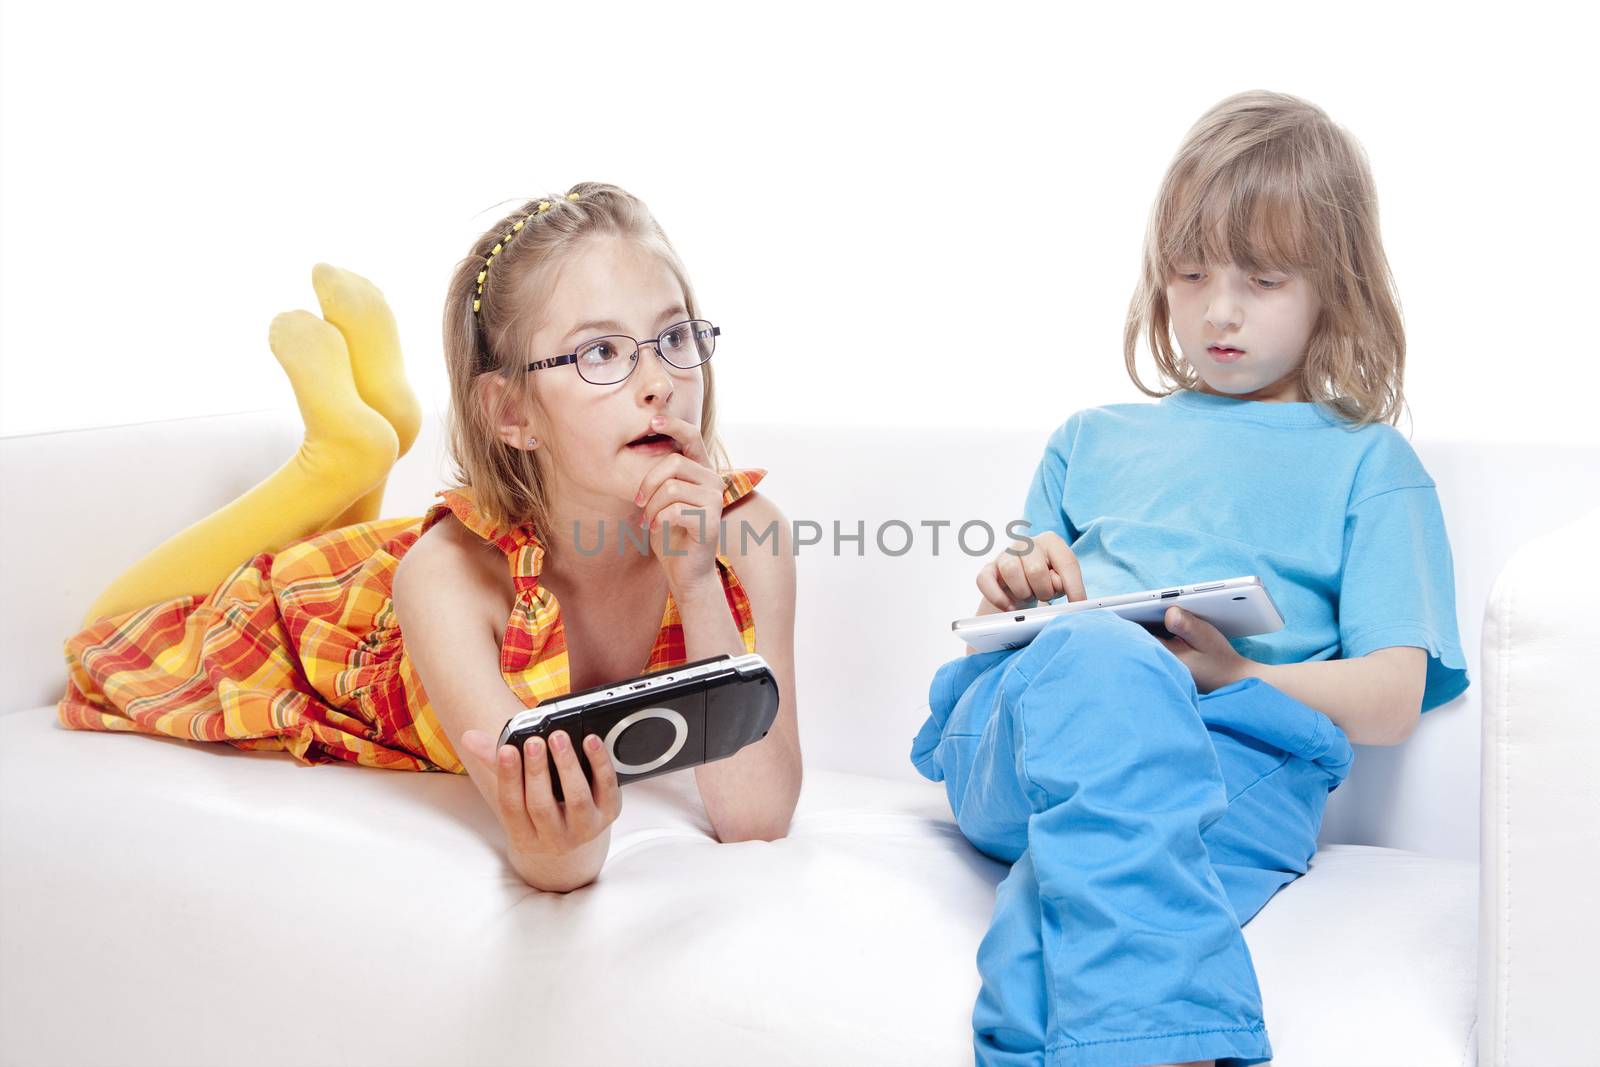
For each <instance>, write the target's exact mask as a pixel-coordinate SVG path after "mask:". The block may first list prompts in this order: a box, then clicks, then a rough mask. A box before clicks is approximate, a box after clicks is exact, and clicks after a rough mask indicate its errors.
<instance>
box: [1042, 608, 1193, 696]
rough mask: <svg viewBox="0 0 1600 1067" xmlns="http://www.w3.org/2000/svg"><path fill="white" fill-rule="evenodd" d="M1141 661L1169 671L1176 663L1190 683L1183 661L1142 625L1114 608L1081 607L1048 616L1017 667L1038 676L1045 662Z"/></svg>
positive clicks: (1053, 664) (1073, 666) (1072, 666)
mask: <svg viewBox="0 0 1600 1067" xmlns="http://www.w3.org/2000/svg"><path fill="white" fill-rule="evenodd" d="M1141 661H1143V662H1146V663H1148V664H1151V665H1155V664H1160V665H1161V667H1162V668H1163V669H1165V670H1167V671H1169V672H1170V671H1171V668H1172V667H1174V666H1176V667H1177V668H1178V669H1179V671H1180V672H1181V674H1182V677H1183V678H1184V679H1188V680H1189V681H1190V682H1191V684H1192V681H1193V680H1192V679H1190V678H1189V673H1188V668H1186V667H1184V666H1183V663H1182V661H1180V660H1179V659H1178V658H1177V657H1176V656H1174V655H1173V654H1172V653H1171V652H1168V651H1167V649H1166V648H1165V647H1163V646H1162V644H1161V642H1160V641H1157V640H1156V639H1155V638H1154V637H1153V636H1152V635H1151V634H1150V632H1149V631H1148V630H1146V629H1145V628H1144V627H1143V626H1140V625H1139V624H1138V623H1136V622H1131V621H1129V620H1128V619H1125V618H1123V617H1122V616H1121V615H1118V614H1117V613H1116V612H1114V611H1083V612H1076V613H1074V614H1071V615H1058V616H1057V617H1055V618H1054V619H1051V620H1050V621H1049V622H1048V623H1046V624H1045V627H1044V629H1042V630H1040V631H1039V633H1038V634H1037V635H1036V636H1035V637H1034V639H1033V641H1032V642H1030V643H1029V645H1028V647H1027V648H1026V649H1024V650H1023V652H1022V653H1021V654H1020V655H1019V657H1018V667H1019V669H1020V670H1022V671H1023V673H1025V674H1026V675H1028V676H1029V677H1037V676H1038V674H1039V673H1040V672H1041V671H1042V670H1043V669H1044V668H1045V667H1046V666H1049V667H1051V668H1055V669H1062V668H1067V669H1077V667H1078V665H1079V664H1081V663H1093V664H1096V665H1102V666H1104V665H1109V664H1113V663H1119V662H1141Z"/></svg>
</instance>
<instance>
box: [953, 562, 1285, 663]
mask: <svg viewBox="0 0 1600 1067" xmlns="http://www.w3.org/2000/svg"><path fill="white" fill-rule="evenodd" d="M1174 604H1176V605H1178V606H1179V607H1181V608H1182V609H1183V610H1184V611H1187V612H1190V613H1192V614H1194V615H1197V616H1199V617H1200V618H1202V619H1204V620H1206V621H1207V622H1209V623H1210V624H1211V625H1213V626H1215V627H1216V628H1217V629H1218V630H1221V631H1222V633H1223V634H1224V635H1225V636H1227V637H1254V636H1256V635H1257V634H1270V633H1273V632H1274V631H1277V630H1281V629H1283V616H1282V615H1280V614H1279V613H1278V606H1277V605H1276V604H1274V603H1273V602H1272V595H1271V594H1270V593H1268V592H1267V587H1266V586H1264V585H1262V584H1261V579H1259V578H1257V577H1256V576H1255V575H1253V574H1250V575H1245V576H1244V577H1242V578H1228V579H1225V580H1222V581H1215V582H1201V583H1199V584H1196V585H1183V586H1178V587H1176V588H1170V589H1147V590H1145V591H1144V592H1142V593H1124V594H1122V595H1120V596H1107V597H1097V598H1096V597H1091V598H1089V599H1087V600H1076V601H1068V600H1060V601H1057V602H1055V603H1051V604H1042V605H1039V606H1037V607H1032V608H1026V609H1024V610H1022V611H1002V612H999V613H997V614H994V615H974V616H973V617H972V618H970V619H957V620H956V621H955V622H953V623H951V624H950V630H951V632H953V633H954V634H955V635H956V637H958V638H960V639H961V640H962V641H964V642H966V643H967V644H969V645H971V646H972V647H973V648H975V649H977V650H978V651H979V652H994V651H996V650H998V649H1002V648H1021V647H1022V646H1023V645H1025V644H1027V643H1028V642H1029V641H1032V640H1033V639H1034V636H1035V635H1037V634H1038V632H1039V631H1040V630H1042V629H1044V627H1045V624H1046V623H1048V622H1049V621H1050V620H1051V619H1053V618H1055V617H1056V616H1057V615H1070V614H1072V613H1073V612H1078V611H1100V610H1105V611H1114V612H1116V613H1117V614H1118V615H1121V616H1122V617H1123V618H1125V619H1131V620H1132V621H1134V622H1136V623H1138V624H1139V625H1141V626H1144V627H1146V628H1147V629H1151V630H1154V631H1156V632H1159V633H1160V634H1162V635H1163V636H1168V635H1167V629H1166V625H1165V624H1164V623H1163V622H1162V620H1163V619H1164V618H1165V617H1166V614H1167V609H1168V608H1170V607H1172V605H1174Z"/></svg>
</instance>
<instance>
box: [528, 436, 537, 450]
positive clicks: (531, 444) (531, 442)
mask: <svg viewBox="0 0 1600 1067" xmlns="http://www.w3.org/2000/svg"><path fill="white" fill-rule="evenodd" d="M538 443H539V439H538V438H537V437H530V438H528V447H529V448H533V447H535V446H537V445H538Z"/></svg>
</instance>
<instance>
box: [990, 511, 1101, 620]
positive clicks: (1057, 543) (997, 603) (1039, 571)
mask: <svg viewBox="0 0 1600 1067" xmlns="http://www.w3.org/2000/svg"><path fill="white" fill-rule="evenodd" d="M1032 541H1033V546H1032V548H1031V549H1030V550H1029V551H1028V552H1027V554H1026V555H1021V556H1018V555H1015V554H1013V553H1012V551H1011V549H1003V550H1002V551H1001V552H1000V554H999V555H997V556H995V557H994V559H992V560H990V561H989V562H988V563H985V564H984V565H983V569H982V570H980V571H979V572H978V591H979V592H980V593H982V594H983V603H982V604H980V605H979V606H978V614H979V615H992V614H994V613H996V612H1001V611H1016V610H1017V609H1018V608H1025V607H1032V606H1033V603H1034V600H1035V599H1036V598H1037V599H1038V600H1054V599H1055V598H1056V597H1058V596H1060V595H1061V594H1062V593H1065V594H1066V595H1067V599H1068V600H1069V601H1078V600H1083V599H1085V598H1086V597H1087V594H1086V593H1085V592H1084V590H1083V575H1082V574H1081V573H1079V571H1078V557H1077V556H1074V555H1073V554H1072V549H1070V548H1068V547H1067V543H1066V542H1065V541H1063V540H1062V539H1061V535H1060V534H1058V533H1056V532H1055V531H1054V530H1046V531H1044V532H1043V533H1041V534H1039V535H1038V536H1037V537H1034V538H1032ZM1027 545H1028V542H1027V541H1025V540H1022V539H1021V538H1018V539H1017V540H1016V541H1013V542H1012V543H1011V548H1014V549H1017V550H1018V551H1021V550H1022V549H1023V548H1026V547H1027Z"/></svg>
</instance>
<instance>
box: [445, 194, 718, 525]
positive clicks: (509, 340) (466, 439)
mask: <svg viewBox="0 0 1600 1067" xmlns="http://www.w3.org/2000/svg"><path fill="white" fill-rule="evenodd" d="M572 194H577V196H576V198H575V199H569V198H568V197H569V196H571V195H572ZM541 200H544V201H547V202H548V204H549V206H548V208H547V209H546V210H545V211H544V212H543V213H542V214H535V213H536V212H537V209H538V206H539V203H540V202H541ZM529 214H535V217H534V218H531V219H528V220H527V221H526V222H525V223H524V224H523V226H522V227H521V229H519V230H517V232H516V236H515V238H514V239H512V240H510V241H506V240H505V235H506V234H507V233H508V232H510V231H511V229H512V227H513V226H515V225H516V224H517V223H518V222H520V221H522V219H523V217H524V216H527V215H529ZM600 235H609V236H615V237H623V238H627V239H630V240H633V241H636V242H638V243H639V244H640V245H641V246H643V247H645V248H647V249H649V250H650V251H653V252H655V253H656V254H658V255H659V256H661V258H662V259H663V260H664V261H665V262H666V264H667V266H668V268H669V269H670V270H671V271H672V274H673V276H674V277H675V278H676V279H677V281H678V284H679V286H681V287H682V289H683V306H684V307H685V308H686V309H687V310H688V312H689V318H691V319H696V318H699V317H700V309H699V306H698V305H697V303H696V301H695V296H694V288H693V286H691V285H690V284H689V275H688V272H687V271H685V270H684V267H683V263H682V261H681V260H680V259H679V258H678V253H677V252H676V251H675V250H674V249H673V247H672V243H671V242H670V241H668V240H667V235H666V233H665V232H664V231H663V230H662V229H661V226H660V224H659V223H657V222H656V220H655V217H654V216H653V215H651V214H650V209H649V208H647V207H645V205H644V202H643V201H642V200H640V199H639V198H638V197H635V196H633V195H631V194H629V193H627V192H625V191H623V190H622V189H619V188H617V187H616V186H615V185H606V184H604V183H601V182H579V183H578V184H577V185H574V186H573V187H572V188H571V189H569V190H567V192H566V193H565V194H561V195H557V196H550V197H542V198H535V199H533V200H529V201H528V202H527V203H525V204H523V205H522V206H521V207H520V208H518V209H517V210H516V211H514V212H512V213H511V214H509V215H507V216H505V217H504V218H503V219H501V220H500V221H498V222H496V223H495V224H494V225H493V226H490V227H489V228H488V229H487V230H485V231H484V232H483V233H482V234H481V235H480V236H479V237H478V238H477V240H475V241H474V242H473V245H472V252H471V253H470V254H469V255H468V256H467V257H466V258H465V259H463V260H462V261H461V262H460V263H458V264H457V265H456V268H455V272H454V273H453V274H452V275H451V277H450V287H449V291H448V292H447V293H446V295H445V305H444V358H445V365H446V368H447V370H448V371H449V375H450V419H449V426H448V430H447V444H446V448H447V452H448V455H449V457H450V460H451V462H452V463H453V465H454V468H455V469H454V470H453V472H452V475H451V476H452V477H453V478H454V479H455V480H456V482H457V483H458V487H460V486H470V487H471V489H472V493H473V498H474V500H475V502H476V504H477V507H478V509H479V511H480V512H481V513H482V514H483V516H484V518H485V519H487V520H488V521H489V522H491V523H493V524H494V525H495V526H496V527H498V528H500V529H508V528H511V527H515V526H519V525H522V524H525V523H532V524H533V527H534V532H535V533H536V534H537V535H538V536H539V537H540V539H541V540H548V538H547V535H548V533H549V526H550V511H549V504H550V501H549V495H548V490H547V487H546V485H545V479H544V477H543V476H542V475H541V474H540V471H539V465H538V463H537V462H536V460H535V457H534V455H533V453H532V451H530V450H528V449H523V448H513V447H512V446H510V445H508V444H506V443H505V442H504V441H502V440H501V439H500V438H499V436H498V434H497V433H496V426H497V425H498V423H499V421H500V418H501V416H502V415H503V414H504V413H505V411H506V409H507V408H508V407H511V406H513V405H515V404H516V403H518V401H519V400H522V399H524V398H525V399H527V400H528V401H529V402H531V403H532V405H533V406H534V408H535V410H540V411H542V410H543V408H542V405H541V403H540V401H539V398H538V396H537V395H536V394H535V392H534V390H533V389H532V388H531V384H532V383H531V381H530V379H531V378H532V374H531V373H530V372H529V371H528V369H527V365H528V363H529V362H530V361H531V360H533V359H537V358H540V357H541V356H548V355H551V353H548V352H546V353H534V352H533V351H532V338H533V334H534V332H535V330H536V329H537V326H538V324H539V322H540V320H541V319H542V318H543V311H544V308H545V306H546V296H547V294H548V291H549V286H550V285H551V284H552V279H553V278H554V277H555V273H556V272H555V270H554V267H555V266H556V265H557V263H558V261H559V260H560V259H561V257H562V256H563V255H565V254H566V253H568V252H570V251H571V250H572V249H573V248H574V247H575V246H578V245H580V244H581V243H583V242H584V241H585V240H586V239H588V238H591V237H595V236H600ZM497 244H498V245H501V249H500V251H499V252H497V253H494V263H493V267H492V268H491V269H489V270H488V273H487V275H486V277H485V278H484V285H483V293H482V295H481V297H479V294H478V275H479V272H481V271H483V270H484V268H485V264H487V263H488V261H489V256H490V253H491V252H492V251H493V249H494V247H495V246H496V245H497ZM475 297H477V298H479V300H480V305H479V306H480V310H479V313H478V314H477V315H476V316H475V315H474V314H473V310H472V302H473V299H474V298H475ZM480 326H481V329H480ZM562 371H566V372H567V373H572V371H571V369H570V368H561V369H560V370H558V371H555V372H554V373H561V372H562ZM700 371H701V375H702V382H703V392H702V396H701V407H700V436H701V438H702V440H704V442H705V445H706V452H707V455H708V456H710V457H711V460H712V462H713V463H714V464H716V469H717V470H718V472H719V473H720V472H723V471H726V470H727V469H728V467H729V463H728V459H727V454H726V452H725V451H724V450H723V447H722V443H721V442H720V440H718V438H717V435H716V404H715V395H716V394H715V390H714V389H713V387H712V371H711V364H710V362H706V363H703V364H701V366H700ZM547 373H549V372H547ZM491 375H492V376H494V377H496V378H498V379H499V380H500V381H502V382H505V383H506V384H507V388H505V389H503V390H502V391H501V394H500V397H501V399H500V402H499V404H498V405H496V409H495V410H493V411H486V410H485V408H486V405H485V403H484V398H483V396H482V393H483V391H484V388H485V384H486V382H487V381H488V379H489V378H490V377H491Z"/></svg>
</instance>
